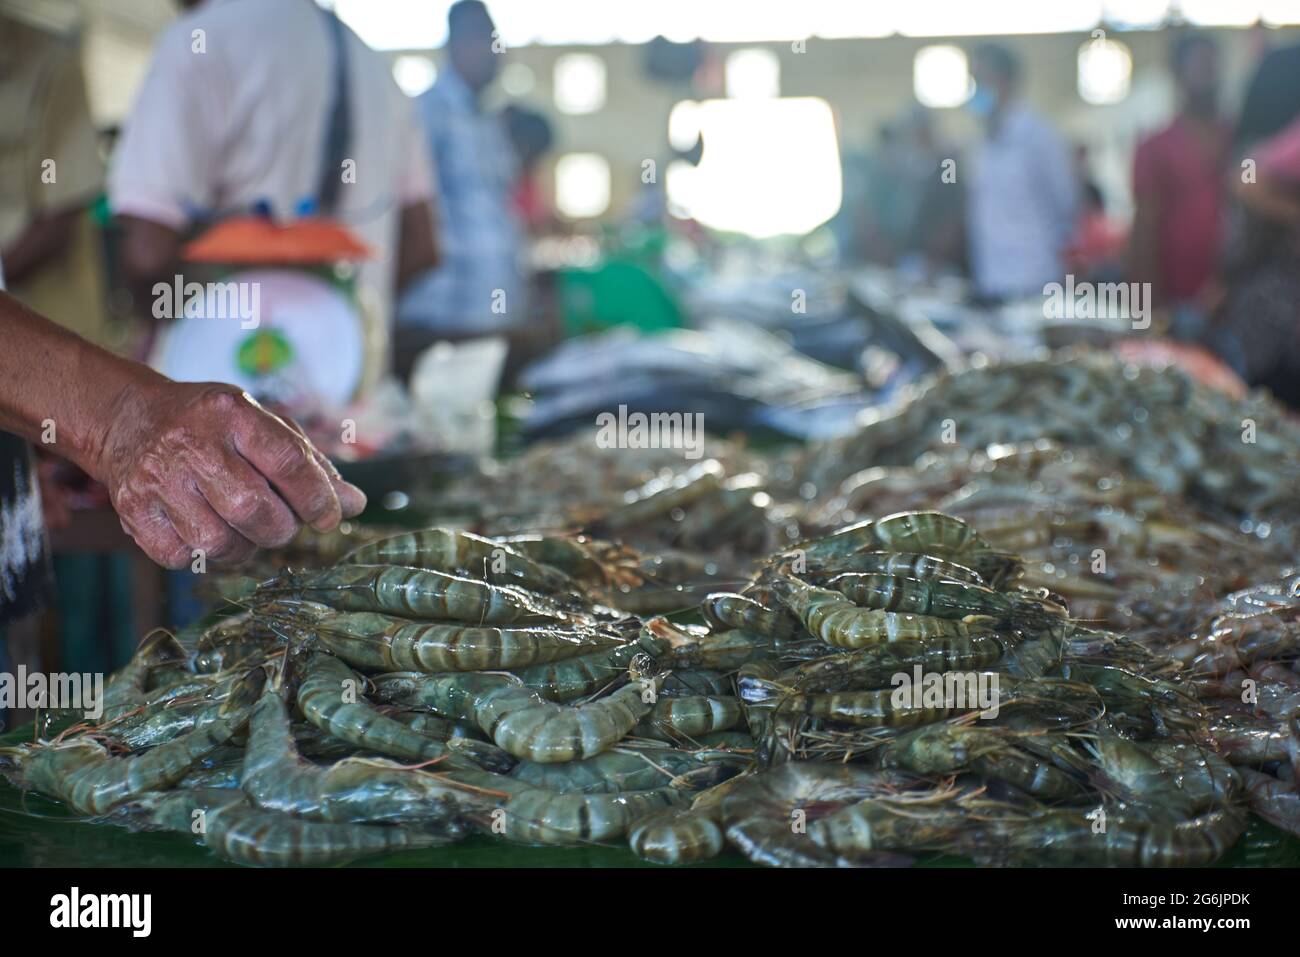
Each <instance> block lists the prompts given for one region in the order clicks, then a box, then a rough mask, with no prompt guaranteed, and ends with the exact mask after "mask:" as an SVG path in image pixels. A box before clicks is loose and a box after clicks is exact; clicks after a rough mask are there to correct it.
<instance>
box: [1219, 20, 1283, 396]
mask: <svg viewBox="0 0 1300 957" xmlns="http://www.w3.org/2000/svg"><path fill="white" fill-rule="evenodd" d="M1234 153H1235V155H1236V158H1237V160H1238V161H1239V163H1240V165H1238V166H1237V168H1236V169H1235V170H1234V171H1233V174H1232V180H1231V182H1232V183H1233V192H1234V194H1235V197H1236V199H1237V201H1238V203H1239V205H1240V213H1241V215H1240V217H1239V222H1238V224H1237V230H1236V235H1235V236H1234V237H1233V243H1232V245H1231V248H1230V250H1229V255H1228V257H1227V260H1226V267H1225V270H1224V282H1223V300H1222V303H1221V304H1220V307H1219V309H1218V310H1217V312H1216V314H1215V315H1214V321H1213V323H1212V325H1211V326H1210V327H1209V329H1208V330H1207V332H1206V335H1205V339H1206V343H1207V344H1208V345H1209V346H1210V348H1211V349H1213V350H1214V352H1215V353H1217V354H1218V355H1219V356H1220V357H1221V358H1222V359H1223V360H1224V361H1225V362H1227V364H1228V365H1229V366H1231V367H1232V369H1233V370H1234V371H1235V372H1236V373H1237V374H1238V375H1240V376H1241V378H1242V379H1243V380H1245V381H1246V383H1248V384H1249V385H1251V386H1263V387H1265V388H1267V389H1269V390H1270V391H1272V392H1273V394H1274V395H1275V396H1276V397H1277V398H1279V399H1281V400H1282V401H1283V402H1286V403H1288V404H1290V405H1291V406H1293V407H1295V408H1300V44H1296V45H1293V46H1287V47H1280V48H1278V49H1276V50H1274V51H1272V52H1271V53H1269V54H1268V55H1267V56H1266V57H1264V59H1263V60H1262V61H1261V62H1260V64H1259V67H1258V68H1257V69H1256V71H1255V76H1254V77H1253V78H1252V80H1251V82H1250V85H1249V87H1248V88H1247V91H1246V98H1245V101H1244V103H1243V104H1242V109H1241V118H1240V120H1239V121H1238V124H1237V131H1236V136H1235V139H1234Z"/></svg>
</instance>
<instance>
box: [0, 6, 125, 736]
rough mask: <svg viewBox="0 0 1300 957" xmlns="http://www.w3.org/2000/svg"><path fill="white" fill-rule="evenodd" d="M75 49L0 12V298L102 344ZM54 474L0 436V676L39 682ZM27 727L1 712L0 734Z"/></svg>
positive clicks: (92, 176) (69, 38)
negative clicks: (22, 670) (22, 671)
mask: <svg viewBox="0 0 1300 957" xmlns="http://www.w3.org/2000/svg"><path fill="white" fill-rule="evenodd" d="M78 40H79V38H78V36H77V34H76V33H75V32H74V31H72V30H68V31H66V32H60V31H58V30H56V29H55V28H54V27H52V26H50V25H48V24H42V23H38V22H36V21H35V20H31V21H29V20H28V19H27V18H26V16H25V15H24V14H23V12H22V11H21V9H20V8H16V7H9V6H0V117H4V118H5V124H4V127H3V129H0V262H3V263H4V266H5V268H6V270H7V276H4V277H0V289H4V288H5V285H6V282H7V283H8V288H9V291H10V292H11V293H12V294H13V295H14V296H15V297H17V299H18V300H21V301H22V302H24V303H26V304H27V305H28V306H30V307H32V308H34V309H37V310H39V311H41V312H43V313H44V314H46V315H47V316H49V317H51V318H53V319H54V320H55V321H57V322H58V323H59V324H60V325H62V326H64V327H65V328H68V329H72V330H75V331H76V332H78V333H80V334H81V335H83V336H86V337H88V338H91V339H93V340H95V341H97V342H100V343H103V342H104V341H105V340H106V339H107V337H108V327H107V323H106V310H105V309H104V300H105V292H106V286H105V281H104V268H103V261H102V259H101V255H100V244H99V230H98V228H97V226H96V224H95V222H94V220H93V218H92V216H91V213H90V209H91V206H92V205H93V204H94V202H95V201H96V199H97V198H98V197H99V195H100V193H101V191H102V189H103V183H104V169H103V163H102V162H101V161H100V157H99V150H98V145H97V139H96V133H95V127H94V124H93V123H92V121H91V117H90V107H89V105H88V103H87V100H86V83H85V78H84V76H83V75H82V69H81V53H80V49H79V43H78ZM4 342H5V348H6V349H11V348H16V347H18V346H20V345H21V343H12V344H11V343H10V341H9V338H8V337H7V336H6V337H5V338H4ZM34 361H35V360H34ZM55 468H56V460H54V459H52V458H49V457H47V456H43V457H39V458H38V457H37V456H35V455H33V452H32V449H31V448H30V447H29V446H28V445H27V444H26V443H25V442H23V441H22V440H20V439H19V438H18V437H17V436H14V435H10V434H8V433H5V432H0V673H13V672H14V669H15V668H16V667H17V666H19V665H22V666H24V667H26V668H27V669H28V670H29V671H31V672H38V671H40V670H42V655H41V648H40V630H41V629H40V621H41V615H40V612H41V610H42V607H43V606H45V605H47V604H48V603H49V601H50V599H51V596H52V588H53V576H52V564H51V553H50V547H49V543H48V540H47V536H46V529H47V528H63V527H65V526H66V525H67V524H68V522H69V521H70V518H71V514H70V511H69V508H68V505H67V501H66V497H65V495H64V492H63V490H62V489H61V488H60V486H59V484H58V482H57V481H56V480H55V477H54V473H55ZM29 717H30V715H29V714H27V713H26V712H22V711H11V712H10V713H8V714H6V713H5V711H4V709H3V708H2V707H0V728H3V727H4V726H5V725H6V724H8V725H14V724H18V723H21V722H25V721H26V720H28V719H29Z"/></svg>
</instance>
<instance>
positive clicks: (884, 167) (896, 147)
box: [837, 105, 940, 265]
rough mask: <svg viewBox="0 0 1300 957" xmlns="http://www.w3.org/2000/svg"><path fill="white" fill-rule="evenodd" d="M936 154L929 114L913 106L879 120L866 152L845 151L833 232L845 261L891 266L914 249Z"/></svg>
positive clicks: (934, 176) (934, 175)
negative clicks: (885, 120) (838, 217)
mask: <svg viewBox="0 0 1300 957" xmlns="http://www.w3.org/2000/svg"><path fill="white" fill-rule="evenodd" d="M939 152H940V151H939V148H938V146H937V144H936V137H935V132H934V126H933V123H932V121H931V117H930V112H929V111H928V110H926V109H925V108H924V107H921V106H919V105H917V106H913V107H912V108H911V109H910V110H909V111H908V112H907V113H905V114H904V115H903V116H902V117H901V118H899V119H897V120H894V121H891V122H888V123H883V124H881V126H880V129H879V131H878V133H877V136H876V144H875V148H874V149H873V150H872V151H871V152H870V153H867V154H861V153H858V154H852V153H850V154H846V155H845V158H844V167H845V174H844V180H845V198H844V203H843V206H842V207H841V208H842V211H843V212H842V216H841V220H842V222H841V223H840V224H837V231H838V232H839V234H840V236H841V242H842V247H843V249H844V250H845V252H846V254H847V256H848V258H849V259H850V260H854V259H856V260H858V261H863V262H871V263H885V264H889V265H896V264H898V263H899V262H900V261H901V260H903V259H904V258H905V257H909V256H911V255H912V254H915V253H916V252H917V251H918V244H917V233H918V227H919V226H920V225H921V224H920V223H919V222H918V218H919V216H920V211H921V207H922V205H923V203H924V202H925V196H926V193H927V191H928V189H929V188H930V185H931V182H932V180H933V179H937V178H938V168H939V159H940V157H939Z"/></svg>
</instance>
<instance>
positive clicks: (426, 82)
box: [393, 54, 438, 96]
mask: <svg viewBox="0 0 1300 957" xmlns="http://www.w3.org/2000/svg"><path fill="white" fill-rule="evenodd" d="M437 78H438V68H437V67H436V66H434V65H433V61H432V60H431V59H429V58H428V57H427V56H416V55H414V54H412V55H409V56H399V57H398V58H397V59H396V60H394V61H393V79H394V80H396V81H397V85H398V86H400V87H401V88H402V92H403V93H405V94H406V95H407V96H419V95H420V94H421V93H423V92H424V91H425V90H427V89H428V88H429V87H431V86H433V81H434V80H436V79H437Z"/></svg>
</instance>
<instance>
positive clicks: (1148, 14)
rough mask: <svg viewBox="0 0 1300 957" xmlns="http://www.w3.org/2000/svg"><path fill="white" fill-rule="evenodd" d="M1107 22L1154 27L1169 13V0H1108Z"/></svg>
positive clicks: (1106, 8)
mask: <svg viewBox="0 0 1300 957" xmlns="http://www.w3.org/2000/svg"><path fill="white" fill-rule="evenodd" d="M1105 11H1106V22H1108V23H1122V24H1124V25H1125V26H1129V27H1153V26H1156V25H1158V24H1160V23H1162V22H1163V21H1164V19H1165V17H1166V16H1167V15H1168V14H1169V0H1106V7H1105Z"/></svg>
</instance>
